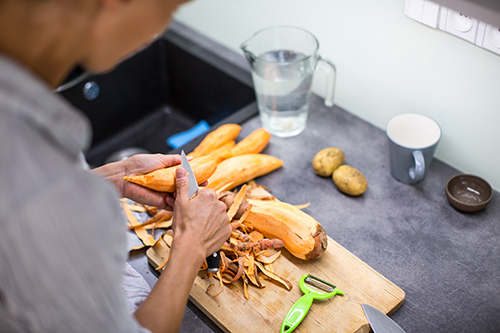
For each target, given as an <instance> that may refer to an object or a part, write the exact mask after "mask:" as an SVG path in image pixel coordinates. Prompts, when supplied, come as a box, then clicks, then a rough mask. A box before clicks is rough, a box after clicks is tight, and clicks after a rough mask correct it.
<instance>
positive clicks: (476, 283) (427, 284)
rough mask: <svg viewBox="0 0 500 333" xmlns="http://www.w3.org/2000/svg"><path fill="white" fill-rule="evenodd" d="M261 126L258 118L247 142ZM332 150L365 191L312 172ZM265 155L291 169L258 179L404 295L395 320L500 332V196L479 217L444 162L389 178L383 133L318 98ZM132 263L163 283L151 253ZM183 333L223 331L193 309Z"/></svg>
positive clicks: (417, 327) (436, 328)
mask: <svg viewBox="0 0 500 333" xmlns="http://www.w3.org/2000/svg"><path fill="white" fill-rule="evenodd" d="M231 57H234V55H231ZM360 98H362V92H360ZM260 126H261V125H260V121H259V118H258V117H257V116H256V117H254V118H251V119H250V120H248V121H247V122H245V123H244V124H242V132H241V134H240V137H241V138H242V137H244V136H246V135H248V134H249V133H250V132H252V131H253V130H254V129H256V128H258V127H260ZM326 147H339V148H341V149H342V150H343V151H344V153H345V156H346V162H345V163H346V164H348V165H351V166H353V167H355V168H356V169H358V170H360V171H361V172H362V173H363V174H364V175H365V177H366V179H367V181H368V190H367V191H366V193H364V194H363V195H362V196H360V197H349V196H346V195H344V194H343V193H341V192H340V191H339V190H338V189H337V188H336V187H335V185H334V184H333V182H332V180H331V179H330V178H321V177H319V176H317V175H315V173H314V171H313V169H312V166H311V161H312V158H313V157H314V155H315V154H316V153H317V152H318V151H319V150H321V149H323V148H326ZM263 153H266V154H270V155H273V156H276V157H278V158H280V159H282V160H283V161H284V166H283V167H282V168H281V169H279V170H276V171H274V172H273V173H271V174H268V175H266V176H264V177H261V178H259V179H257V183H259V184H261V185H264V186H266V187H268V188H270V189H272V192H273V194H274V195H275V196H276V197H278V198H280V199H281V200H283V201H286V202H289V203H292V204H304V203H307V202H310V203H311V205H310V206H309V207H308V208H306V209H305V210H304V211H305V212H307V213H308V214H310V215H311V216H313V217H314V218H315V219H316V220H318V221H319V222H320V223H321V224H322V225H323V227H324V229H325V230H326V232H327V234H328V235H329V236H330V237H331V238H333V239H334V240H335V241H337V242H338V243H339V244H341V245H342V246H344V247H345V248H346V249H348V250H349V251H350V252H352V253H353V254H355V255H356V256H358V257H359V258H360V259H361V260H363V261H364V262H366V263H367V264H368V265H370V266H371V267H373V268H374V269H375V270H377V271H378V272H380V273H381V274H382V275H384V276H385V277H387V278H388V279H389V280H390V281H392V282H393V283H395V284H396V285H398V286H399V287H400V288H401V289H403V290H404V291H405V293H406V299H405V303H404V304H403V305H402V306H401V308H400V309H398V310H397V311H396V312H395V313H394V314H393V315H392V316H391V317H392V318H393V319H394V320H395V321H396V322H397V323H398V324H399V325H400V326H401V327H402V328H403V329H404V330H405V331H406V332H407V333H411V332H500V195H499V193H498V192H494V195H493V199H492V201H491V203H490V204H489V206H488V207H486V208H485V209H484V210H482V211H480V212H476V213H462V212H459V211H457V210H456V209H454V208H453V207H452V206H451V205H450V204H449V202H448V200H447V198H446V194H445V184H446V182H447V181H448V179H449V178H451V177H452V176H453V175H455V174H458V173H460V172H459V171H457V170H456V169H454V168H452V167H450V166H448V165H446V164H445V163H442V162H441V161H439V160H437V159H434V161H433V162H432V164H431V167H430V169H429V172H428V174H427V176H426V178H425V179H424V181H422V182H420V183H418V184H416V185H405V184H402V183H399V182H398V181H396V180H395V179H393V178H392V177H391V175H390V168H389V152H388V147H387V138H386V136H385V133H384V132H383V131H382V130H380V129H378V128H376V127H374V126H372V125H370V124H368V123H366V122H365V121H363V120H361V119H359V118H357V117H356V116H354V115H352V114H350V113H349V112H347V111H346V110H343V109H341V108H339V107H336V106H335V107H333V108H327V107H325V106H324V105H323V100H322V99H321V98H319V97H317V96H315V95H313V96H312V98H311V107H310V114H309V119H308V125H307V128H306V130H305V131H304V132H302V133H301V134H299V135H298V136H295V137H292V138H278V137H273V138H271V141H270V143H269V145H268V147H267V148H266V150H265V151H264V152H263ZM130 262H131V264H132V265H133V266H134V267H135V268H136V269H137V270H138V271H139V272H140V273H141V274H142V275H143V276H144V277H145V278H146V280H147V281H148V282H149V283H150V284H153V283H154V282H155V281H156V277H155V276H154V274H153V273H152V271H151V269H150V268H149V266H148V264H147V261H146V259H145V257H144V253H142V254H141V253H139V254H136V255H135V256H134V257H132V258H131V261H130ZM181 332H220V330H219V329H218V328H217V327H216V326H215V325H214V324H213V323H212V322H211V321H210V320H209V319H208V318H206V317H205V316H204V315H203V314H202V313H201V312H200V311H199V310H198V309H196V307H195V306H194V305H192V304H191V303H190V304H188V306H187V308H186V313H185V318H184V323H183V325H182V328H181Z"/></svg>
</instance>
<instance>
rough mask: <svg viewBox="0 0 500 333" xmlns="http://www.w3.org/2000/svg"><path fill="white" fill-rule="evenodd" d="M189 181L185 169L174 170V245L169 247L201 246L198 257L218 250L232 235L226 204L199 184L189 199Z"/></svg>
mask: <svg viewBox="0 0 500 333" xmlns="http://www.w3.org/2000/svg"><path fill="white" fill-rule="evenodd" d="M188 187H189V180H188V177H187V174H186V171H185V170H184V169H182V168H178V169H177V170H176V188H177V189H176V199H175V203H174V217H173V222H172V229H173V231H174V235H175V237H174V244H173V245H172V248H174V247H176V246H179V247H183V246H184V245H186V246H188V248H190V251H192V252H196V249H197V248H200V249H201V253H200V255H201V259H202V260H204V259H205V258H206V257H207V256H209V255H210V254H212V253H214V252H216V251H218V250H220V248H221V247H222V245H223V244H224V242H225V241H226V240H227V239H228V238H229V236H230V235H231V228H230V227H229V219H228V216H227V213H226V211H227V206H226V205H225V204H224V203H223V202H221V201H219V199H218V198H217V193H215V191H213V190H211V189H207V188H202V187H200V189H199V191H198V194H197V195H196V196H194V197H192V198H188Z"/></svg>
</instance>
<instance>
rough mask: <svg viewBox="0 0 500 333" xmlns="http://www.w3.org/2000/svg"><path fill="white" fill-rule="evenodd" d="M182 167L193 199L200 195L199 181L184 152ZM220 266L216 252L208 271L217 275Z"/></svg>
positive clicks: (209, 260)
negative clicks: (197, 194) (186, 175)
mask: <svg viewBox="0 0 500 333" xmlns="http://www.w3.org/2000/svg"><path fill="white" fill-rule="evenodd" d="M181 166H182V168H183V169H184V170H186V172H187V174H188V180H189V187H188V196H189V198H192V197H193V195H195V194H196V193H198V189H199V188H198V181H196V177H195V175H194V172H193V169H192V168H191V164H189V161H188V159H187V157H186V154H185V153H184V150H183V151H182V152H181ZM219 265H220V253H219V251H218V252H215V253H213V254H212V255H211V256H208V257H207V266H208V271H209V272H211V273H217V272H218V271H219Z"/></svg>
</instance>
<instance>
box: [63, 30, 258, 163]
mask: <svg viewBox="0 0 500 333" xmlns="http://www.w3.org/2000/svg"><path fill="white" fill-rule="evenodd" d="M178 27H181V28H182V29H179V28H178ZM185 31H188V32H189V30H188V29H185V27H183V26H180V25H179V24H173V25H172V27H171V28H170V29H169V31H168V32H167V33H165V34H164V35H163V36H162V38H160V39H159V40H158V41H156V42H155V43H153V44H152V45H150V46H149V47H148V48H146V49H144V50H143V51H141V52H140V53H137V54H136V55H134V56H133V57H131V58H129V59H128V60H126V61H125V62H124V63H122V64H121V65H120V66H118V67H117V68H116V69H114V70H113V71H112V72H110V73H108V74H103V75H93V76H87V77H86V78H85V79H84V80H83V81H81V82H80V83H78V84H76V85H74V86H73V87H71V88H69V89H66V90H64V91H62V92H60V94H61V95H62V96H64V97H65V98H66V99H68V100H69V101H70V102H71V103H72V104H73V105H75V106H76V107H78V108H79V109H80V110H82V111H83V112H84V113H85V114H86V115H87V116H88V117H89V119H90V121H91V123H92V127H93V141H92V146H91V149H90V150H89V151H88V152H87V153H86V157H87V160H88V162H89V164H90V165H91V166H94V167H95V166H99V165H102V164H104V163H105V161H106V160H107V159H108V158H109V157H110V156H111V155H113V154H114V153H115V152H117V151H120V150H122V149H125V148H130V147H136V148H141V149H144V150H146V151H148V152H151V153H176V152H179V151H180V149H181V148H182V149H184V150H186V151H190V150H192V149H193V148H194V147H195V146H196V145H197V144H198V143H199V142H200V141H201V140H202V139H203V137H204V136H205V135H206V133H205V134H204V135H201V136H199V137H197V138H195V139H194V140H192V141H190V142H189V143H187V144H185V145H184V146H183V147H181V148H179V147H171V146H169V145H168V144H167V143H166V140H167V139H168V138H169V137H170V136H172V135H173V134H176V133H179V132H183V131H185V130H187V129H190V128H191V127H193V126H194V125H196V124H197V123H198V122H200V121H201V120H205V121H206V122H207V123H208V124H209V126H210V127H211V129H213V128H216V127H218V126H220V125H221V124H223V123H228V122H233V123H242V122H244V121H245V120H246V119H248V118H249V117H252V116H254V115H255V114H256V113H257V106H256V103H255V94H254V90H253V87H252V83H251V76H250V73H249V72H248V71H247V70H246V69H245V68H243V67H242V66H241V65H239V64H237V63H235V62H234V61H233V62H232V61H228V60H227V59H225V58H224V57H222V56H220V55H219V54H218V51H217V49H214V48H212V47H211V46H210V45H209V43H210V42H209V41H207V40H200V37H197V39H198V40H193V39H192V38H190V36H189V33H187V34H186V32H185ZM197 36H199V35H197ZM218 48H219V49H220V48H221V47H220V45H219V46H218ZM221 54H227V50H225V52H224V53H222V52H221ZM241 58H243V57H242V56H241ZM209 131H210V130H209Z"/></svg>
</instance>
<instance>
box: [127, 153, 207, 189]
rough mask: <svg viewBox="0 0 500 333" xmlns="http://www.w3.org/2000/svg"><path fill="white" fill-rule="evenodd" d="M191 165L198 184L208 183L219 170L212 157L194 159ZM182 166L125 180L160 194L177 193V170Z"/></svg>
mask: <svg viewBox="0 0 500 333" xmlns="http://www.w3.org/2000/svg"><path fill="white" fill-rule="evenodd" d="M189 164H191V168H192V169H193V173H194V175H195V177H196V181H197V182H198V184H201V183H203V182H204V181H206V180H207V179H208V178H209V177H210V176H212V175H213V174H214V172H215V170H216V169H217V163H216V162H215V160H214V159H213V158H212V157H210V156H200V157H195V158H193V159H192V160H191V161H190V162H189ZM180 166H181V165H180V164H178V165H174V166H172V167H168V168H164V169H158V170H155V171H152V172H150V173H147V174H145V175H138V176H129V177H123V179H125V180H127V181H129V182H132V183H135V184H138V185H141V186H144V187H147V188H150V189H152V190H155V191H158V192H170V193H172V192H174V191H175V170H176V169H177V168H179V167H180Z"/></svg>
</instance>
